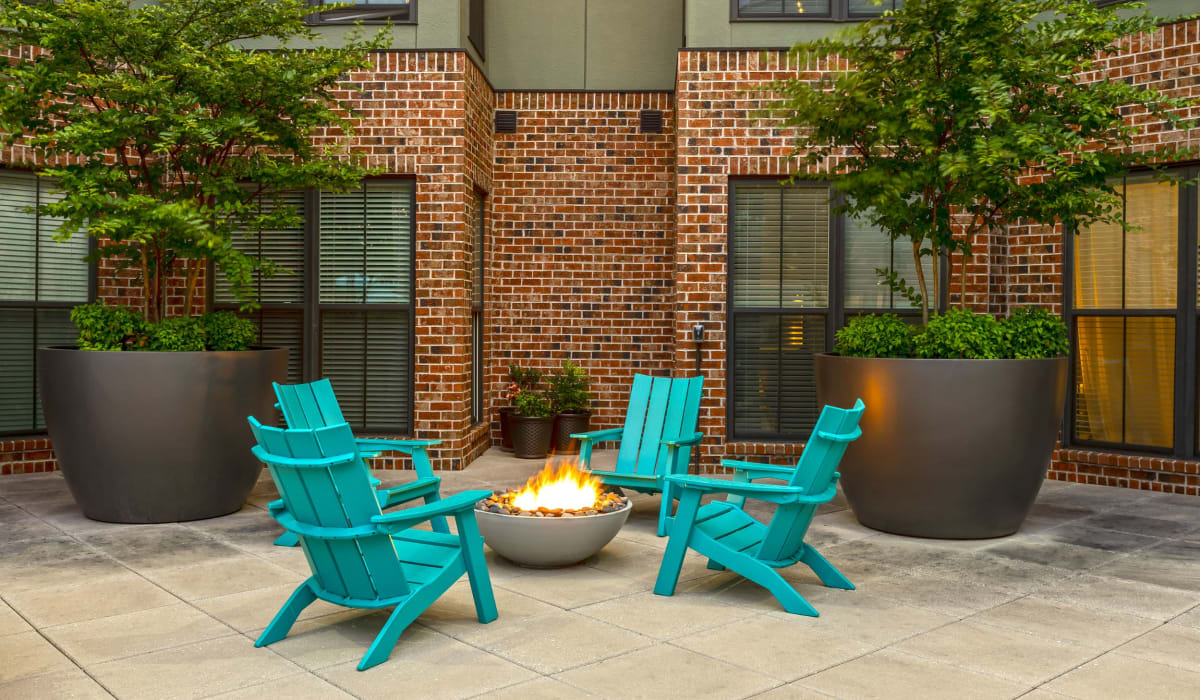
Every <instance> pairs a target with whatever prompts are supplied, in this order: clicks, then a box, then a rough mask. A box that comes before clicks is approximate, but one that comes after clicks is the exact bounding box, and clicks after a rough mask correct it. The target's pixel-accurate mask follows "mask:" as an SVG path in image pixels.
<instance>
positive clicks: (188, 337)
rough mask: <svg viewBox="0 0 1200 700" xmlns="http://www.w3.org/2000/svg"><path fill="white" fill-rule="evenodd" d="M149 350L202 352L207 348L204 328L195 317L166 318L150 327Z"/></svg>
mask: <svg viewBox="0 0 1200 700" xmlns="http://www.w3.org/2000/svg"><path fill="white" fill-rule="evenodd" d="M148 335H149V338H150V343H149V346H148V347H147V348H146V349H147V350H155V351H157V352H201V351H203V350H204V346H205V336H204V326H202V325H200V319H198V318H196V317H194V316H187V317H183V316H177V317H175V318H164V319H163V320H161V321H159V322H158V323H152V324H150V326H149V333H148Z"/></svg>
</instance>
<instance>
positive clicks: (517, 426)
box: [509, 413, 554, 459]
mask: <svg viewBox="0 0 1200 700" xmlns="http://www.w3.org/2000/svg"><path fill="white" fill-rule="evenodd" d="M509 421H510V422H509V429H510V430H511V431H512V441H513V456H514V457H520V458H521V459H542V458H544V457H545V456H546V455H547V454H548V453H549V452H550V441H551V440H552V439H553V438H554V416H546V417H545V418H542V417H538V416H521V415H517V414H516V413H514V414H513V415H512V417H511V418H509Z"/></svg>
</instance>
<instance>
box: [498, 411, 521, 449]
mask: <svg viewBox="0 0 1200 700" xmlns="http://www.w3.org/2000/svg"><path fill="white" fill-rule="evenodd" d="M516 410H517V409H515V408H513V407H512V406H504V407H502V408H501V409H500V449H502V450H511V449H512V448H513V442H512V417H513V412H514V411H516Z"/></svg>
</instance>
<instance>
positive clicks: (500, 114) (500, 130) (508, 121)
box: [494, 109, 517, 134]
mask: <svg viewBox="0 0 1200 700" xmlns="http://www.w3.org/2000/svg"><path fill="white" fill-rule="evenodd" d="M495 120H496V121H495V124H494V131H495V132H496V133H497V134H515V133H517V113H516V112H514V111H513V110H511V109H498V110H496V117H495Z"/></svg>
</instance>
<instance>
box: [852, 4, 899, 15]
mask: <svg viewBox="0 0 1200 700" xmlns="http://www.w3.org/2000/svg"><path fill="white" fill-rule="evenodd" d="M902 7H904V0H895V2H894V3H893V0H850V6H849V11H850V16H852V17H864V16H869V17H875V16H878V15H882V14H883V13H884V12H885V11H887V10H898V9H900V8H902Z"/></svg>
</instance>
